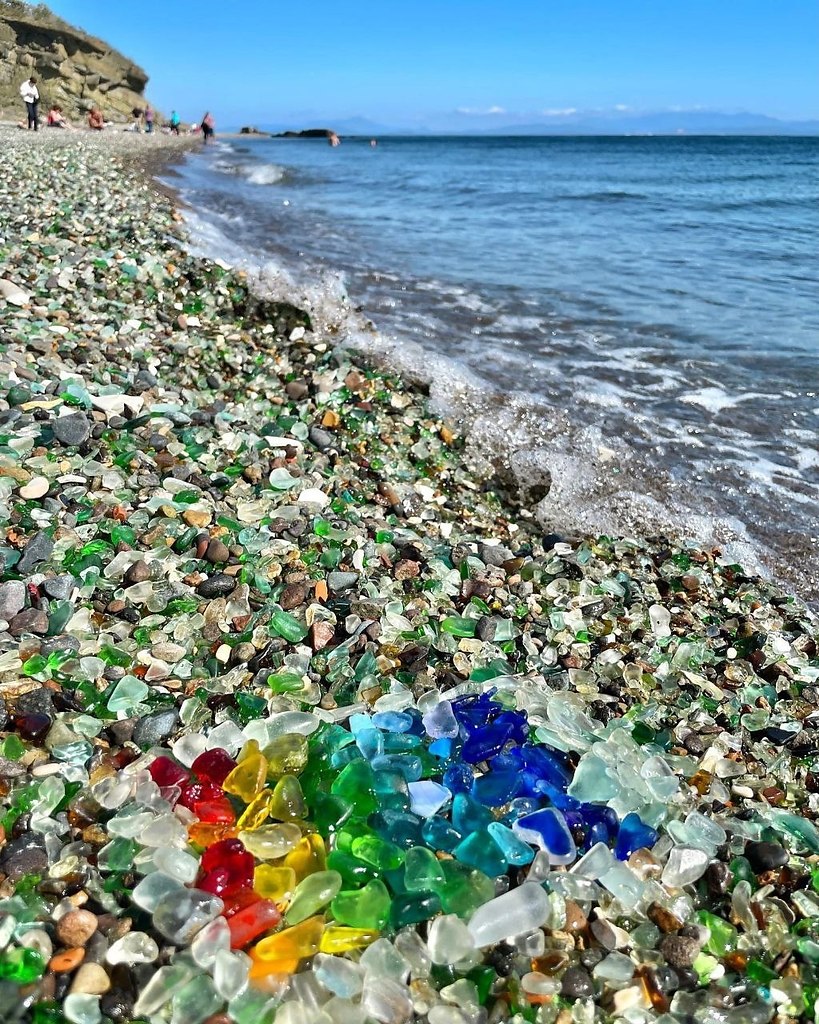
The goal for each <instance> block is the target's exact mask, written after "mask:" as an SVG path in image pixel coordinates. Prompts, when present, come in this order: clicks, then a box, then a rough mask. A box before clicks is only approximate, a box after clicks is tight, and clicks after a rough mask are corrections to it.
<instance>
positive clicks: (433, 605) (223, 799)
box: [0, 128, 819, 1024]
mask: <svg viewBox="0 0 819 1024" xmlns="http://www.w3.org/2000/svg"><path fill="white" fill-rule="evenodd" d="M193 145H194V143H192V142H191V141H190V140H188V139H185V138H182V139H174V138H169V137H165V136H159V135H158V136H154V137H147V136H134V135H130V134H126V133H116V134H114V133H112V134H108V133H104V134H101V135H98V136H96V135H95V136H93V137H92V136H91V135H89V134H87V133H85V132H79V131H78V132H65V133H60V132H52V133H49V132H47V131H44V132H40V133H38V134H36V135H35V134H33V133H25V132H21V131H17V130H15V129H4V128H0V496H1V497H2V501H0V528H2V533H1V534H0V566H2V575H1V576H0V1021H3V1022H4V1024H6V1022H8V1024H23V1022H26V1024H28V1022H32V1024H64V1022H70V1024H109V1022H110V1024H121V1022H123V1024H124V1022H139V1024H272V1022H273V1021H274V1020H275V1021H276V1022H278V1024H370V1022H374V1024H409V1022H411V1021H425V1020H428V1021H429V1022H430V1024H496V1022H499V1021H504V1020H512V1021H515V1022H516V1024H523V1022H531V1024H553V1022H558V1024H593V1022H596V1021H599V1022H603V1021H606V1022H607V1021H624V1022H628V1024H649V1022H652V1021H663V1022H664V1024H672V1022H680V1024H688V1022H696V1024H768V1022H770V1021H776V1022H782V1024H784V1022H786V1021H797V1020H811V1021H812V1020H814V1019H815V1007H816V1002H817V998H819V829H818V828H817V825H816V823H815V819H816V817H817V813H818V812H819V731H818V730H817V726H818V725H819V711H817V708H819V658H817V633H819V628H818V626H817V621H816V619H815V617H813V616H812V614H811V613H810V612H809V611H808V610H807V609H806V608H805V606H804V605H803V604H801V603H800V602H799V601H797V600H796V599H795V598H794V597H792V596H791V595H790V594H789V593H788V592H787V591H786V590H784V589H781V588H779V587H778V586H777V585H776V584H775V583H773V582H770V581H764V580H761V579H759V578H757V577H754V576H752V575H749V574H746V573H745V572H744V571H743V568H742V567H741V566H739V565H737V564H733V563H732V562H730V560H729V559H727V558H724V557H723V556H722V554H721V552H720V551H719V550H718V549H716V548H715V549H700V548H694V547H687V546H681V545H679V544H675V543H671V542H666V541H665V540H663V539H662V538H660V539H656V538H655V539H654V540H652V541H651V542H646V541H642V540H640V539H637V538H622V537H608V536H599V537H587V538H581V539H578V538H565V537H562V536H560V535H558V534H551V535H548V536H547V535H544V533H543V530H542V529H541V528H539V527H538V524H537V522H536V520H535V519H534V518H533V516H532V515H531V513H530V512H529V511H528V510H527V509H526V508H525V507H524V508H521V507H520V506H519V505H518V504H517V503H514V502H511V501H509V500H508V499H507V497H506V496H505V495H504V493H503V492H501V491H499V490H498V489H497V486H496V483H495V482H494V481H492V480H488V479H484V478H482V477H481V476H480V475H479V474H476V472H474V471H473V469H472V468H471V467H470V466H469V465H468V464H467V462H466V461H465V460H464V458H463V441H462V439H461V438H460V436H459V432H458V424H456V423H451V422H446V421H444V420H442V419H440V418H439V417H437V416H435V415H434V414H433V413H432V412H431V411H430V408H429V406H428V405H427V403H426V400H425V396H424V395H423V394H422V393H421V392H420V391H417V390H413V389H412V388H411V387H409V386H407V385H405V384H404V383H402V381H401V380H400V379H399V378H398V377H397V376H395V375H392V374H390V373H389V372H388V371H386V370H384V369H383V368H374V367H372V366H369V365H367V364H366V362H365V361H363V360H360V361H359V362H358V363H357V362H356V360H355V357H354V356H353V355H351V353H350V352H349V351H346V350H343V349H342V348H340V347H338V346H336V345H335V344H334V338H333V337H332V336H330V335H324V334H322V333H321V332H320V331H319V330H318V329H314V325H313V324H311V322H310V318H309V316H308V315H307V314H306V313H305V312H304V311H302V310H301V309H299V308H298V306H297V305H289V304H287V303H282V302H278V303H271V302H269V301H264V300H262V299H261V298H258V297H257V296H254V294H253V293H252V291H251V289H250V286H249V283H248V278H247V276H246V274H245V273H244V272H243V271H241V270H237V269H234V268H231V267H230V266H228V265H227V264H225V263H221V262H218V261H216V262H214V261H209V260H205V259H202V258H199V257H194V256H193V255H191V254H190V253H189V251H188V248H187V245H186V229H185V223H184V215H183V214H182V213H180V212H178V211H177V209H176V208H175V206H174V201H173V197H172V196H171V195H169V194H167V192H161V191H159V190H158V189H157V186H156V184H155V183H154V182H153V181H152V180H151V178H150V173H152V172H156V171H157V170H158V169H159V168H161V167H162V166H163V165H164V164H166V163H167V162H169V161H172V160H174V159H178V158H181V157H182V156H183V155H184V154H185V153H186V152H187V151H188V150H189V149H191V148H192V146H193ZM197 145H198V144H197ZM190 159H196V157H195V156H191V157H190Z"/></svg>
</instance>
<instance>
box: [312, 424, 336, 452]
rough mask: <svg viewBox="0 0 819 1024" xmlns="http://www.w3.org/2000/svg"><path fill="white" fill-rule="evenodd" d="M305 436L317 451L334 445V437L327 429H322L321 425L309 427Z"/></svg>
mask: <svg viewBox="0 0 819 1024" xmlns="http://www.w3.org/2000/svg"><path fill="white" fill-rule="evenodd" d="M307 436H308V437H309V438H310V440H311V441H312V443H313V444H314V445H315V446H316V448H318V450H319V451H322V452H323V451H324V450H325V449H326V448H334V447H335V444H336V439H335V438H334V437H333V435H332V434H331V433H330V432H329V431H328V430H322V429H321V427H310V430H309V431H308V434H307Z"/></svg>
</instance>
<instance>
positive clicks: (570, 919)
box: [565, 900, 589, 935]
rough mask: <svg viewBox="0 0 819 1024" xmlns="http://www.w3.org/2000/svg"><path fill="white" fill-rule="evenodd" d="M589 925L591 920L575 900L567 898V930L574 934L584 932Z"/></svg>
mask: <svg viewBox="0 0 819 1024" xmlns="http://www.w3.org/2000/svg"><path fill="white" fill-rule="evenodd" d="M588 927H589V920H588V918H587V917H586V915H585V914H584V913H583V911H582V909H581V908H580V907H579V906H578V904H577V903H575V902H574V900H566V925H565V930H566V931H567V932H570V933H571V934H572V935H576V934H577V933H578V932H584V931H585V930H586V929H587V928H588Z"/></svg>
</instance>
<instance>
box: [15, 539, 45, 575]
mask: <svg viewBox="0 0 819 1024" xmlns="http://www.w3.org/2000/svg"><path fill="white" fill-rule="evenodd" d="M53 550H54V541H53V540H52V539H51V538H50V537H49V535H48V534H47V533H45V531H43V530H41V531H40V532H39V533H36V534H35V535H34V536H33V537H32V538H31V540H30V541H29V542H28V544H26V546H25V549H24V550H23V557H22V558H21V559H20V561H19V562H18V563H17V565H16V567H15V568H16V569H17V572H18V573H20V575H21V576H25V575H26V573H29V572H31V571H32V569H34V567H35V566H36V565H39V564H40V562H44V561H45V560H46V559H47V558H50V557H51V552H52V551H53Z"/></svg>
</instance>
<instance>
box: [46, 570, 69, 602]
mask: <svg viewBox="0 0 819 1024" xmlns="http://www.w3.org/2000/svg"><path fill="white" fill-rule="evenodd" d="M75 585H76V580H75V579H74V577H73V576H69V575H67V574H65V575H63V576H50V577H49V578H48V579H47V580H43V590H44V591H45V592H46V594H48V596H49V597H53V598H54V600H55V601H67V600H68V599H69V597H71V591H72V590H73V589H74V587H75Z"/></svg>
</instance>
